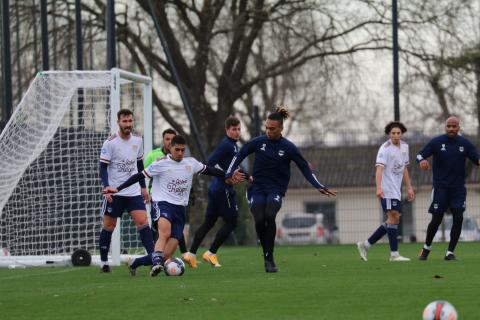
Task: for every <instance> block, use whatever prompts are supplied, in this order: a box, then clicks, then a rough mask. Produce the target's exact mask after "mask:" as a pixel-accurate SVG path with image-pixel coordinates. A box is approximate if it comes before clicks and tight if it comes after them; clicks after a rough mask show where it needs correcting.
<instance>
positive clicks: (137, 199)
mask: <svg viewBox="0 0 480 320" xmlns="http://www.w3.org/2000/svg"><path fill="white" fill-rule="evenodd" d="M112 199H113V201H112V202H111V203H108V201H107V199H105V198H104V199H103V209H102V212H103V214H104V215H106V216H109V217H113V218H121V217H122V215H123V213H124V212H125V211H126V212H132V211H135V210H144V211H146V210H147V208H146V207H145V203H144V202H143V197H142V196H133V197H125V196H113V197H112Z"/></svg>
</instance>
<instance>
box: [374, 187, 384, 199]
mask: <svg viewBox="0 0 480 320" xmlns="http://www.w3.org/2000/svg"><path fill="white" fill-rule="evenodd" d="M375 195H376V196H377V198H379V199H383V198H385V194H384V193H383V190H382V188H377V191H376V192H375Z"/></svg>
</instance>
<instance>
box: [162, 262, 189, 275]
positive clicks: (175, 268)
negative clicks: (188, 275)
mask: <svg viewBox="0 0 480 320" xmlns="http://www.w3.org/2000/svg"><path fill="white" fill-rule="evenodd" d="M163 266H164V270H165V274H166V275H167V276H181V275H183V273H184V272H185V263H183V261H182V259H179V258H171V259H168V260H167V261H165V264H164V265H163Z"/></svg>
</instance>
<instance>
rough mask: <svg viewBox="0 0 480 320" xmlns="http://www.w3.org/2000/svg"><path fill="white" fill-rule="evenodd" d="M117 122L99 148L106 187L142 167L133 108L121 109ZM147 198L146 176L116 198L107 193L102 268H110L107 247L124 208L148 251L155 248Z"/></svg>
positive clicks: (102, 269)
mask: <svg viewBox="0 0 480 320" xmlns="http://www.w3.org/2000/svg"><path fill="white" fill-rule="evenodd" d="M117 123H118V128H119V130H118V132H117V133H116V134H114V135H112V136H111V137H110V138H108V140H107V141H105V142H104V143H103V146H102V150H101V152H100V177H101V179H102V184H103V187H104V190H107V189H108V188H110V187H118V186H119V185H120V184H122V183H123V182H125V181H126V180H127V179H128V178H130V177H131V176H133V175H134V174H136V173H138V172H142V171H143V140H142V138H141V137H139V136H136V135H134V134H133V133H132V129H133V113H132V111H130V110H128V109H121V110H120V111H118V113H117ZM148 200H149V194H148V190H147V188H146V185H145V179H141V180H139V184H135V185H132V186H130V187H128V188H125V189H124V190H122V191H121V192H119V193H118V194H117V195H116V196H115V197H113V198H112V196H111V195H108V194H105V199H104V204H103V228H102V231H101V232H100V238H99V246H100V260H101V267H100V271H101V272H110V267H109V265H108V251H109V249H110V243H111V239H112V232H113V230H114V229H115V226H116V224H117V218H121V217H122V215H123V213H124V212H125V211H127V212H128V213H129V214H130V215H131V217H132V219H133V221H134V223H135V225H136V227H137V231H138V233H139V235H140V239H141V240H142V244H143V246H144V247H145V249H146V250H147V253H149V254H150V253H152V252H153V236H152V232H151V229H150V226H149V224H148V218H147V211H146V208H145V202H146V201H148Z"/></svg>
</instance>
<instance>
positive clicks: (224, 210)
mask: <svg viewBox="0 0 480 320" xmlns="http://www.w3.org/2000/svg"><path fill="white" fill-rule="evenodd" d="M223 191H224V192H223V193H222V194H220V196H221V197H219V198H220V199H219V201H217V202H216V203H217V205H216V208H217V210H218V212H219V213H220V215H221V216H222V219H223V225H222V226H221V227H220V229H219V230H218V231H217V234H216V235H215V238H214V239H213V242H212V244H211V245H210V248H209V249H208V251H207V252H205V253H204V254H203V260H205V261H207V262H209V263H210V264H211V265H212V266H213V267H216V268H218V267H221V265H220V263H219V262H218V257H217V251H218V248H220V246H221V245H222V244H223V243H224V242H225V240H227V238H228V236H229V235H230V233H232V231H233V229H235V227H236V226H237V216H238V206H237V201H236V199H235V192H234V191H233V190H232V191H230V190H228V189H225V190H223Z"/></svg>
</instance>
